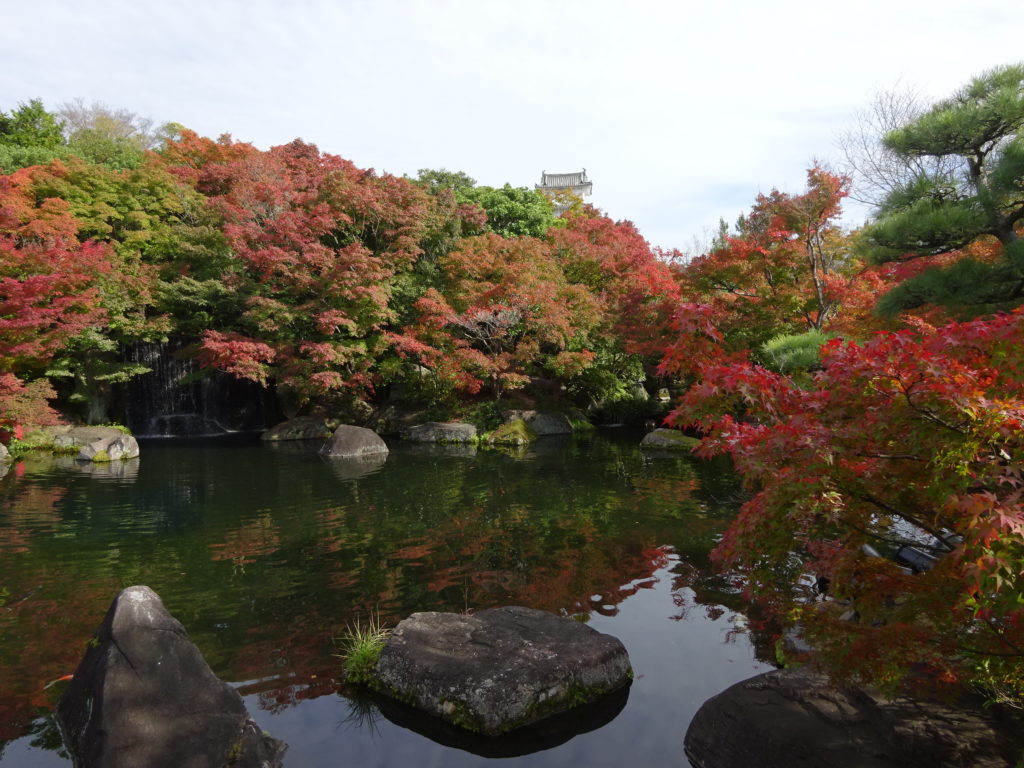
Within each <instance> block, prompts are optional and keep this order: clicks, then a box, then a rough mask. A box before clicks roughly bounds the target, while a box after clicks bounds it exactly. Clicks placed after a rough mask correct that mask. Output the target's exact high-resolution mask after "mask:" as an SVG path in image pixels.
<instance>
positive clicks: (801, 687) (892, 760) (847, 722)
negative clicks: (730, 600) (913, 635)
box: [685, 669, 1024, 768]
mask: <svg viewBox="0 0 1024 768" xmlns="http://www.w3.org/2000/svg"><path fill="white" fill-rule="evenodd" d="M1018 715H1019V713H1018ZM685 745H686V754H687V756H688V757H689V758H690V761H691V762H692V763H693V765H694V766H695V768H778V766H786V768H940V767H941V766H950V767H952V766H963V767H964V768H967V767H968V766H969V768H1005V767H1007V766H1011V765H1015V764H1017V761H1018V760H1019V759H1020V757H1021V754H1022V750H1024V722H1022V718H1020V717H1019V716H1013V715H1009V714H1007V713H1002V714H1001V716H1000V714H999V713H997V712H995V711H993V710H986V709H984V708H983V707H982V702H981V701H980V700H978V701H974V702H973V704H969V703H964V702H961V703H959V704H953V703H947V702H935V701H921V700H911V699H903V698H901V699H894V700H890V699H886V698H884V697H882V696H881V695H880V694H878V693H877V692H873V691H869V690H865V689H860V688H844V689H835V688H832V687H830V686H829V684H828V681H827V679H826V678H825V677H823V676H822V675H819V674H817V673H814V672H812V671H810V670H807V669H784V670H778V671H775V672H767V673H765V674H763V675H757V676H756V677H752V678H750V679H749V680H744V681H743V682H740V683H736V684H735V685H733V686H732V687H730V688H727V689H726V690H725V691H723V692H722V693H720V694H718V695H717V696H714V697H713V698H711V699H708V700H707V701H706V702H704V705H703V706H702V707H701V708H700V709H699V710H698V711H697V714H696V715H695V716H694V718H693V720H692V722H691V723H690V727H689V729H688V730H687V732H686V740H685Z"/></svg>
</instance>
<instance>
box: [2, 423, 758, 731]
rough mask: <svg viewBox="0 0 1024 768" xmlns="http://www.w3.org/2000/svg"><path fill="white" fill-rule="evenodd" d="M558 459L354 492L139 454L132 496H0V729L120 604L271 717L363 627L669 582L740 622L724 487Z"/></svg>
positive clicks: (424, 459) (546, 604)
mask: <svg viewBox="0 0 1024 768" xmlns="http://www.w3.org/2000/svg"><path fill="white" fill-rule="evenodd" d="M557 447H558V450H543V451H537V452H535V453H536V455H535V456H534V457H533V458H532V459H530V460H520V459H516V458H512V457H509V456H504V455H501V454H498V453H494V452H491V451H480V452H478V453H477V454H476V455H475V456H472V457H467V456H449V455H446V454H445V452H443V451H422V450H418V449H416V450H410V451H405V450H403V449H402V448H401V447H397V448H396V449H395V450H394V451H393V452H392V454H391V456H390V457H389V458H388V461H387V463H386V464H385V465H384V466H383V467H381V468H379V469H376V470H375V471H373V472H371V473H369V474H365V475H362V476H358V473H355V475H353V473H338V472H336V471H335V470H334V468H333V467H332V465H331V463H330V462H325V461H323V460H321V459H320V458H319V457H318V456H316V454H315V453H311V452H310V453H301V452H296V453H292V452H282V451H276V450H272V449H268V450H262V449H258V448H257V449H245V448H237V447H236V448H227V449H219V450H218V449H216V448H215V447H213V448H211V447H210V446H203V445H200V446H196V447H195V448H194V450H183V449H173V448H164V447H163V446H160V447H158V448H150V447H149V446H147V449H148V453H147V456H146V462H145V464H143V465H142V470H141V471H140V473H139V475H138V477H137V478H135V479H134V480H133V481H132V483H131V485H130V486H116V485H113V484H107V485H106V486H105V488H106V493H107V494H108V495H104V494H103V492H101V489H99V488H98V487H97V486H96V485H95V484H93V481H92V480H90V478H86V477H82V476H80V475H78V476H77V478H78V479H77V480H76V481H70V480H68V479H66V478H65V479H64V480H59V479H58V478H50V479H49V481H48V483H49V485H46V484H36V483H23V482H18V483H14V484H11V485H8V484H9V483H11V480H12V479H14V478H12V477H8V478H6V479H5V480H4V481H3V484H2V485H0V488H3V491H2V492H3V493H4V494H5V495H4V497H3V499H4V501H5V504H6V506H5V508H4V509H3V510H2V511H0V535H3V534H2V532H3V531H5V530H6V531H11V532H17V533H18V534H19V535H21V534H22V532H23V531H25V530H31V532H32V535H30V536H29V537H28V538H26V539H25V540H24V541H23V542H21V543H19V544H18V546H20V547H22V548H23V549H22V551H20V552H19V553H18V554H17V555H16V558H15V560H16V562H15V560H12V559H11V558H4V559H3V561H2V562H0V586H7V587H8V588H9V590H10V592H11V594H12V595H21V594H28V593H31V594H30V595H29V597H28V598H27V599H26V600H25V601H23V604H21V605H19V606H17V607H15V608H14V609H13V614H12V613H11V610H12V609H11V607H10V605H9V606H8V608H7V609H5V610H6V615H7V616H9V617H10V616H14V617H15V619H16V622H17V631H7V629H6V628H5V631H4V632H3V633H0V668H2V671H0V677H2V680H0V683H2V684H0V690H2V691H3V693H2V698H0V721H2V722H4V723H13V722H16V723H18V725H17V726H16V727H15V728H14V729H13V731H12V733H15V735H16V733H24V732H25V729H26V728H27V727H28V724H29V723H30V722H31V720H32V717H33V716H34V713H35V709H34V708H33V707H34V706H35V704H34V698H33V696H34V692H35V691H36V690H37V689H39V687H40V686H41V684H42V683H43V682H46V681H48V680H52V679H55V678H56V677H59V676H60V675H63V674H67V673H69V672H71V671H73V669H74V667H75V665H76V664H77V662H78V660H79V658H80V656H81V652H82V643H83V642H84V641H85V639H87V638H88V636H89V634H90V633H91V631H92V630H93V629H94V628H95V626H96V625H97V624H98V623H99V621H100V620H101V618H102V616H103V613H104V611H105V610H106V608H107V606H108V605H109V603H110V601H111V599H112V598H113V596H114V595H115V594H116V592H117V590H118V589H120V588H121V587H123V586H127V585H128V584H129V583H146V584H149V585H150V586H152V587H153V588H154V589H155V590H156V591H157V592H158V593H159V594H160V595H161V596H162V598H163V599H164V602H165V604H166V605H167V607H168V609H169V610H170V611H171V612H172V613H173V614H174V615H175V616H176V617H177V618H178V619H179V620H180V621H181V622H182V623H183V624H184V625H185V627H186V629H187V630H188V632H189V634H190V636H191V637H192V638H193V640H194V641H195V642H196V643H197V645H198V646H199V647H200V649H201V650H202V651H203V653H204V655H205V656H206V658H207V660H208V661H209V662H210V665H211V667H212V668H213V669H214V671H215V672H216V673H217V674H218V675H220V676H221V677H222V678H224V679H227V680H233V681H250V682H247V683H246V684H245V685H243V687H242V688H241V691H242V692H243V693H246V694H249V693H251V694H258V698H259V701H260V705H261V706H262V707H264V708H266V709H268V710H271V711H278V710H280V709H283V708H286V707H289V706H293V705H294V704H295V703H296V702H297V701H301V700H303V699H305V698H313V697H316V696H321V695H325V694H329V693H333V692H336V691H337V686H338V682H337V680H336V671H337V670H339V663H338V661H337V659H336V658H335V656H334V654H335V653H336V650H337V649H336V648H335V646H334V644H333V639H334V637H335V636H336V635H337V634H339V633H340V631H341V630H342V628H343V627H344V626H345V624H346V623H347V622H349V621H351V620H352V619H353V618H355V617H356V616H357V615H366V614H367V613H368V612H370V611H373V612H375V613H378V614H379V615H380V616H381V617H382V618H383V619H384V620H385V621H386V622H390V623H394V622H397V621H398V620H399V619H401V618H403V617H404V616H406V615H408V614H410V613H412V612H414V611H418V610H442V611H464V610H476V609H482V608H487V607H492V606H496V605H503V604H511V603H516V604H522V605H527V606H530V607H536V608H542V609H545V610H549V611H553V612H556V613H562V614H565V615H581V614H582V615H587V614H590V613H593V612H597V613H602V614H606V615H608V614H614V613H617V611H618V606H619V605H620V604H621V603H622V602H623V601H624V600H626V599H627V598H628V597H630V596H631V595H633V594H636V593H637V592H638V591H639V590H642V589H648V588H652V587H654V586H655V584H656V583H657V579H659V578H664V573H665V570H666V569H671V573H672V576H671V578H672V579H673V588H674V589H675V590H676V591H677V593H679V594H683V590H684V589H685V588H689V589H691V590H693V591H694V594H695V595H696V598H695V600H696V602H697V604H700V605H702V606H703V607H704V609H705V610H706V611H707V612H709V615H710V614H711V613H713V612H714V611H716V610H721V608H719V607H718V606H721V605H725V606H727V607H729V608H733V607H734V606H735V607H739V597H738V595H736V594H735V593H731V592H730V591H729V590H728V589H726V588H724V587H722V586H721V585H719V584H718V582H716V581H715V579H716V578H718V577H711V576H709V573H710V571H709V567H708V563H707V553H708V551H709V550H710V549H711V547H712V546H713V544H714V542H715V538H716V537H717V536H718V535H719V534H720V533H721V531H722V529H723V527H724V524H725V522H726V521H727V518H728V516H729V514H731V513H730V511H729V510H728V509H724V508H723V507H721V505H719V504H717V503H716V501H715V498H716V497H719V496H722V495H726V494H728V493H734V492H735V489H736V486H735V481H734V480H732V479H731V478H730V477H726V478H723V477H721V475H722V472H721V470H720V469H718V468H714V467H711V468H709V467H708V466H707V465H702V464H697V463H695V462H693V461H692V460H691V459H689V458H687V457H677V458H666V459H658V460H648V459H645V458H644V457H643V456H642V455H641V454H640V452H639V451H638V450H637V448H636V444H635V442H632V441H631V442H629V443H628V444H627V443H622V444H619V443H615V442H613V441H610V440H603V439H595V440H593V441H591V442H590V443H581V442H573V441H560V442H559V444H558V446H557ZM44 488H45V489H46V490H45V492H44V490H42V489H44ZM33 489H35V490H33ZM126 489H128V490H126ZM115 492H117V493H119V494H121V495H117V496H116V500H117V505H116V506H109V505H108V501H109V500H110V499H111V498H114V493H115ZM34 494H39V495H38V496H36V495H34ZM47 494H49V496H48V495H47ZM15 516H17V517H15ZM32 519H35V520H36V523H32ZM33 525H35V528H33ZM58 533H59V534H68V535H67V536H66V537H62V536H60V535H56V534H58ZM19 541H20V540H19ZM3 546H4V542H3V540H2V539H0V547H3ZM55 563H60V569H59V572H58V569H56V568H55V567H54V564H55ZM680 610H682V607H681V609H680ZM2 621H4V619H3V618H2V617H0V622H2ZM58 624H59V625H60V629H59V631H54V627H55V626H57V625H58ZM7 626H8V627H13V626H14V625H13V624H8V625H7ZM8 736H10V737H13V736H12V734H8Z"/></svg>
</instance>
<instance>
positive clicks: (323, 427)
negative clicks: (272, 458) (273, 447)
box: [260, 416, 331, 442]
mask: <svg viewBox="0 0 1024 768" xmlns="http://www.w3.org/2000/svg"><path fill="white" fill-rule="evenodd" d="M330 436H331V430H330V429H328V428H327V424H326V423H324V420H323V419H322V418H319V417H316V416H299V417H298V418H295V419H288V421H282V422H281V423H280V424H275V425H274V426H272V427H271V428H270V429H268V430H267V431H266V432H264V433H263V434H262V435H260V440H268V441H270V442H277V441H280V440H317V439H319V440H324V439H326V438H328V437H330Z"/></svg>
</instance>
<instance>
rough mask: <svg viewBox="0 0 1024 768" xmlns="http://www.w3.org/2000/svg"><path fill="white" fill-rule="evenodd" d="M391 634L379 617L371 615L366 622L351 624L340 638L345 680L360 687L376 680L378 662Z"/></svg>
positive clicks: (340, 654)
mask: <svg viewBox="0 0 1024 768" xmlns="http://www.w3.org/2000/svg"><path fill="white" fill-rule="evenodd" d="M390 634H391V628H390V627H385V626H384V625H383V624H382V623H381V620H380V616H379V615H376V616H375V615H373V614H372V613H371V614H370V616H369V618H368V619H366V620H365V621H356V622H355V623H354V624H349V625H348V627H347V629H346V630H345V633H344V634H342V636H341V637H340V638H339V643H340V644H341V647H342V648H341V653H339V654H338V656H339V657H340V658H341V659H342V662H343V667H344V670H345V679H346V680H347V681H348V682H350V683H355V684H358V685H370V684H372V683H373V682H374V681H375V680H376V671H375V670H376V668H377V660H378V659H379V658H380V652H381V651H382V650H384V643H385V642H386V641H387V639H388V636H389V635H390Z"/></svg>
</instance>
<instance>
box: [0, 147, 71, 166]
mask: <svg viewBox="0 0 1024 768" xmlns="http://www.w3.org/2000/svg"><path fill="white" fill-rule="evenodd" d="M69 154H70V150H69V149H68V148H67V147H65V146H56V147H43V146H30V147H22V146H18V145H17V144H4V143H2V142H0V172H3V173H14V172H15V171H16V170H18V169H19V168H28V167H29V166H32V165H44V164H46V163H49V162H50V161H51V160H60V159H63V158H66V157H68V156H69Z"/></svg>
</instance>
